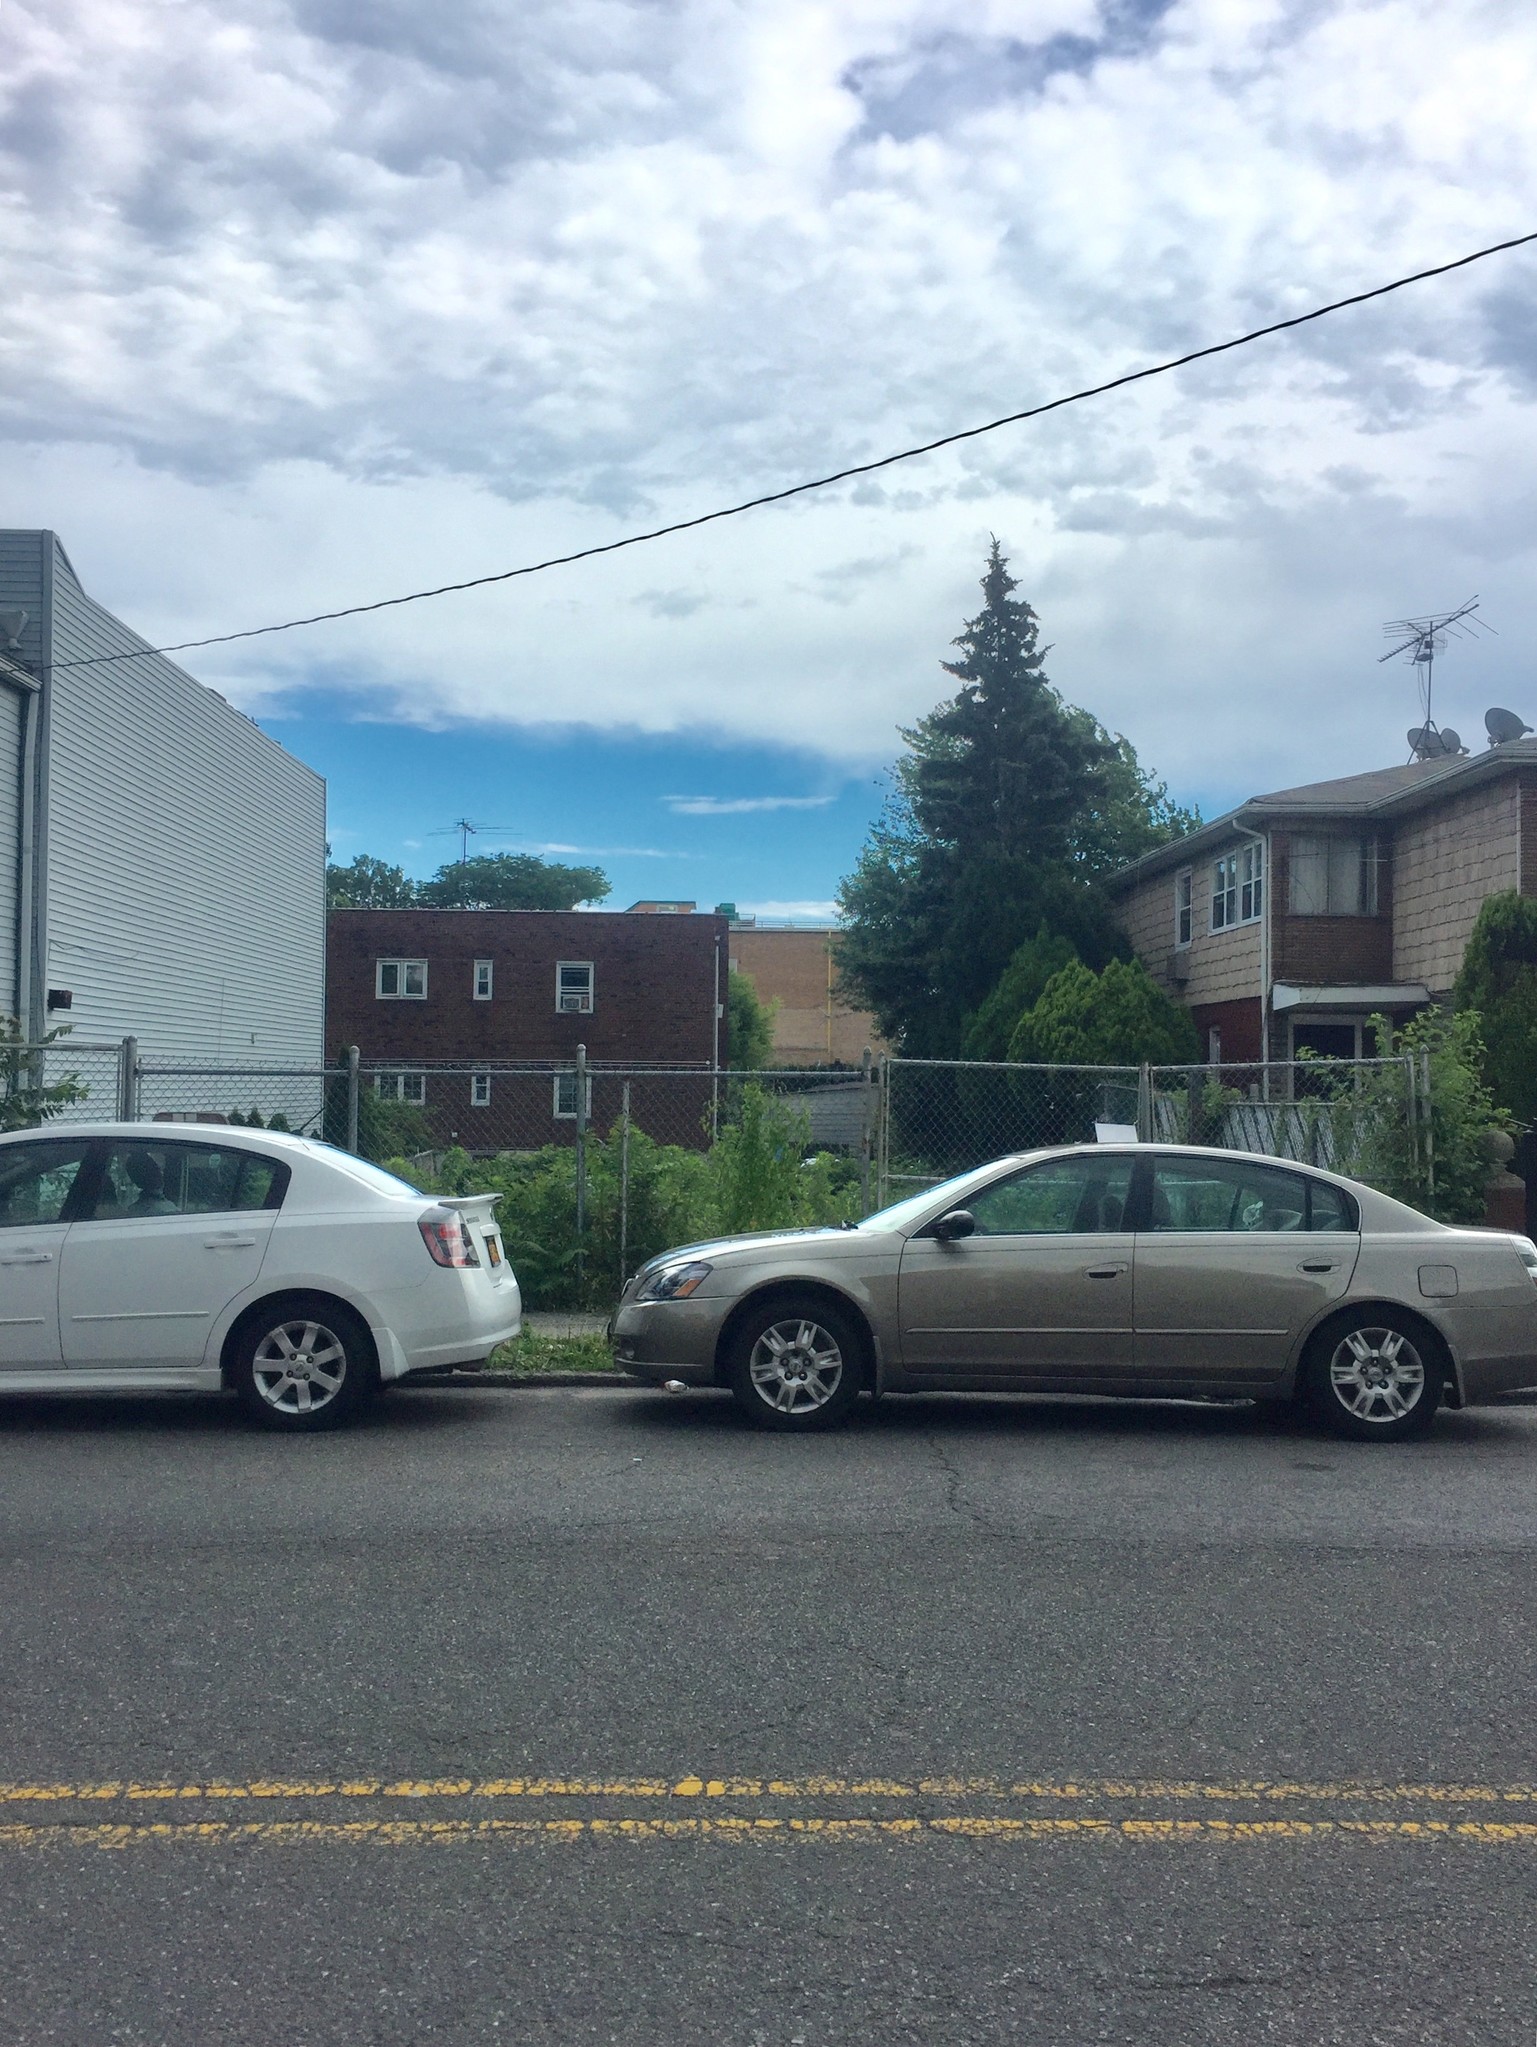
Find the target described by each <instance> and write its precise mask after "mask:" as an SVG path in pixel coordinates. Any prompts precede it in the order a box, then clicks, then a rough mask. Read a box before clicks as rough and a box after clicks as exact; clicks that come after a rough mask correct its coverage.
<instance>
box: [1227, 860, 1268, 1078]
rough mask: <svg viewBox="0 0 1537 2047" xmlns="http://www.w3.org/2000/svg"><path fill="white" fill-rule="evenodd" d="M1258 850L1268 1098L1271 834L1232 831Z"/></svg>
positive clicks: (1262, 1047) (1261, 997) (1261, 1029)
mask: <svg viewBox="0 0 1537 2047" xmlns="http://www.w3.org/2000/svg"><path fill="white" fill-rule="evenodd" d="M1235 829H1236V830H1237V831H1240V832H1242V834H1243V836H1244V837H1245V838H1246V839H1252V840H1253V842H1254V844H1255V845H1256V846H1258V847H1259V849H1260V904H1261V913H1260V920H1259V1044H1260V1058H1261V1059H1262V1060H1263V1062H1264V1066H1265V1074H1264V1080H1265V1095H1266V1097H1267V1098H1268V1097H1269V1094H1270V834H1269V833H1268V832H1251V831H1250V829H1249V827H1248V826H1247V825H1244V824H1241V825H1238V826H1236V827H1235Z"/></svg>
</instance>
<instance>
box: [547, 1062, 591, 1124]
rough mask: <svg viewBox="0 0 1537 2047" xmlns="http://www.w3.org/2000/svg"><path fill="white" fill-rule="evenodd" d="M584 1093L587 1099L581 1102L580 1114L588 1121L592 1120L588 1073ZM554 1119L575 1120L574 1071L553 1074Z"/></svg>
mask: <svg viewBox="0 0 1537 2047" xmlns="http://www.w3.org/2000/svg"><path fill="white" fill-rule="evenodd" d="M585 1093H586V1096H587V1099H586V1101H585V1102H584V1103H583V1104H582V1114H583V1117H584V1119H585V1120H586V1121H587V1122H589V1123H590V1122H591V1121H592V1075H591V1074H590V1073H589V1074H588V1076H587V1086H586V1089H585ZM555 1119H556V1121H557V1122H559V1123H574V1122H575V1121H576V1075H575V1074H574V1073H557V1074H556V1076H555Z"/></svg>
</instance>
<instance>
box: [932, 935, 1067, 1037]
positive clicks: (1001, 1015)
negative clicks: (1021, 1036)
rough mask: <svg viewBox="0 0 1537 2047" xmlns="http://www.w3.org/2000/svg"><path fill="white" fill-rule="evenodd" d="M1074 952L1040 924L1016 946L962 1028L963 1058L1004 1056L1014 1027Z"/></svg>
mask: <svg viewBox="0 0 1537 2047" xmlns="http://www.w3.org/2000/svg"><path fill="white" fill-rule="evenodd" d="M1077 957H1078V955H1077V954H1076V953H1075V952H1074V950H1073V943H1072V940H1071V939H1070V938H1063V937H1061V936H1060V935H1058V936H1055V937H1054V936H1053V935H1052V933H1051V932H1049V931H1048V930H1047V929H1046V926H1045V925H1044V924H1043V925H1041V927H1040V929H1039V930H1038V931H1037V932H1036V934H1035V936H1034V938H1027V939H1026V940H1025V942H1024V944H1023V945H1021V946H1019V947H1018V948H1017V949H1016V951H1015V953H1014V955H1013V957H1012V958H1011V959H1010V961H1009V963H1008V965H1007V966H1006V967H1005V968H1004V970H1003V972H1002V974H1001V975H1000V976H999V979H998V983H997V986H996V987H995V988H994V989H993V991H992V993H991V994H990V995H989V996H988V997H987V999H986V1000H985V1001H984V1002H983V1004H982V1007H981V1008H980V1009H979V1010H978V1011H977V1013H976V1015H975V1016H974V1017H973V1018H972V1019H971V1022H970V1023H969V1024H968V1025H967V1028H966V1039H965V1043H964V1044H963V1045H962V1047H961V1051H962V1054H963V1056H964V1057H965V1058H967V1059H1007V1058H1008V1056H1009V1041H1010V1039H1011V1038H1012V1037H1013V1035H1014V1029H1015V1026H1016V1025H1017V1024H1018V1022H1019V1020H1020V1018H1021V1017H1022V1016H1023V1015H1024V1013H1025V1011H1026V1010H1027V1009H1032V1008H1033V1007H1034V1006H1035V1004H1036V1003H1037V1002H1039V1001H1040V999H1041V994H1042V991H1043V990H1044V988H1045V986H1046V983H1047V982H1048V981H1049V980H1050V979H1051V977H1052V975H1053V974H1056V973H1060V972H1061V970H1062V968H1063V967H1067V966H1071V965H1072V963H1073V961H1074V960H1075V959H1076V958H1077Z"/></svg>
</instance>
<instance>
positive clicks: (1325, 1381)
mask: <svg viewBox="0 0 1537 2047" xmlns="http://www.w3.org/2000/svg"><path fill="white" fill-rule="evenodd" d="M1309 1363H1310V1371H1309V1377H1308V1395H1309V1402H1310V1405H1311V1406H1312V1408H1313V1411H1314V1413H1315V1414H1317V1415H1318V1416H1319V1418H1320V1420H1322V1421H1325V1422H1327V1423H1328V1425H1329V1427H1330V1428H1332V1429H1333V1430H1334V1431H1335V1432H1336V1434H1338V1435H1341V1436H1353V1437H1355V1438H1356V1439H1357V1440H1358V1441H1369V1442H1388V1441H1394V1440H1397V1439H1401V1438H1403V1437H1405V1436H1421V1435H1423V1434H1424V1433H1425V1431H1426V1430H1427V1429H1428V1428H1429V1427H1430V1424H1431V1422H1432V1421H1433V1420H1434V1418H1435V1412H1436V1409H1437V1407H1438V1406H1439V1405H1440V1401H1441V1387H1442V1384H1443V1381H1444V1380H1445V1377H1446V1361H1445V1358H1444V1357H1443V1355H1442V1352H1441V1347H1440V1345H1439V1343H1438V1342H1437V1341H1436V1339H1435V1338H1434V1337H1433V1336H1431V1335H1430V1333H1429V1332H1428V1331H1427V1330H1425V1329H1424V1328H1422V1327H1421V1326H1420V1325H1419V1324H1418V1323H1416V1322H1414V1321H1412V1320H1411V1319H1410V1318H1409V1317H1408V1316H1407V1315H1397V1314H1395V1313H1394V1312H1393V1311H1392V1310H1391V1309H1389V1308H1370V1309H1363V1310H1362V1311H1361V1312H1360V1313H1359V1314H1358V1315H1355V1316H1351V1317H1349V1318H1344V1319H1341V1320H1339V1321H1336V1322H1334V1323H1332V1324H1331V1325H1330V1326H1329V1327H1328V1328H1327V1329H1325V1330H1322V1331H1320V1333H1319V1335H1318V1336H1317V1337H1316V1338H1315V1339H1314V1342H1313V1348H1312V1353H1311V1357H1310V1360H1309Z"/></svg>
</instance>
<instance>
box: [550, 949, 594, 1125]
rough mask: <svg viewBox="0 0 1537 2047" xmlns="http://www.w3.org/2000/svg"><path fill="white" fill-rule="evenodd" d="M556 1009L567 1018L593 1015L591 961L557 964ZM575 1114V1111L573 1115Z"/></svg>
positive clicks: (571, 961)
mask: <svg viewBox="0 0 1537 2047" xmlns="http://www.w3.org/2000/svg"><path fill="white" fill-rule="evenodd" d="M555 1007H556V1009H557V1011H558V1012H560V1013H561V1014H562V1015H566V1016H590V1015H591V1014H592V961H591V960H560V961H558V962H557V963H556V967H555ZM575 1113H576V1111H575V1110H573V1111H572V1114H573V1115H575Z"/></svg>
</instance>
